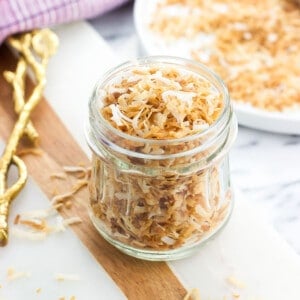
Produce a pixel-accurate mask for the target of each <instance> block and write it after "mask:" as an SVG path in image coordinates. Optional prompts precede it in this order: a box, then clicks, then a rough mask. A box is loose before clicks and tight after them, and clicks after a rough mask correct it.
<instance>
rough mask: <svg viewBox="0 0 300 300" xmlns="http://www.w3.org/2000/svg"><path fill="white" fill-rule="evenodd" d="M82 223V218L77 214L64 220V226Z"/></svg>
mask: <svg viewBox="0 0 300 300" xmlns="http://www.w3.org/2000/svg"><path fill="white" fill-rule="evenodd" d="M80 223H82V219H81V218H80V217H77V216H75V217H71V218H68V219H64V220H63V224H64V226H70V225H75V224H80Z"/></svg>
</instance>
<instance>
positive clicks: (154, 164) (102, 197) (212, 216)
mask: <svg viewBox="0 0 300 300" xmlns="http://www.w3.org/2000/svg"><path fill="white" fill-rule="evenodd" d="M152 65H155V66H163V67H166V66H170V67H172V68H175V69H176V68H179V69H180V70H184V71H188V72H193V73H194V74H198V75H199V76H201V78H203V79H205V80H206V81H208V82H209V83H210V84H211V86H212V88H213V89H214V90H215V91H217V92H218V93H220V95H222V99H223V101H224V105H223V109H222V112H221V113H220V115H219V117H218V118H217V120H216V121H215V122H214V123H213V124H211V125H210V126H209V127H208V128H207V129H205V130H203V131H201V132H199V133H196V134H192V135H189V136H185V137H181V138H174V139H166V140H159V139H145V138H141V137H137V136H132V135H129V134H126V133H124V132H122V131H120V130H118V129H116V128H115V127H113V126H112V125H111V124H110V123H109V122H107V120H106V119H104V117H103V116H102V114H101V113H100V107H101V105H103V104H102V100H101V99H102V97H103V95H102V93H103V89H104V87H105V86H107V84H108V83H110V82H113V81H114V80H116V78H118V77H120V75H121V76H122V74H123V75H124V76H125V77H126V72H128V70H132V69H133V68H136V67H149V66H150V67H151V66H152ZM236 133H237V122H236V118H235V116H234V114H233V112H232V107H231V105H230V99H229V94H228V91H227V88H226V86H225V85H224V83H223V81H222V80H221V79H220V78H219V77H218V76H217V75H215V74H214V73H213V72H212V71H210V70H209V69H208V68H207V67H205V66H204V65H202V64H199V63H196V62H194V61H190V60H186V59H181V58H175V57H165V56H153V57H147V58H142V59H139V60H136V61H133V62H127V63H124V64H122V65H120V66H118V67H116V68H114V69H112V70H110V71H109V72H108V73H106V74H105V75H104V76H103V78H102V79H101V81H100V82H98V84H97V85H96V87H95V89H94V92H93V95H92V97H91V99H90V103H89V122H88V126H87V131H86V136H87V141H88V144H89V146H90V148H91V150H92V152H93V158H92V175H91V180H90V185H89V190H90V217H91V220H92V222H93V224H94V226H95V227H96V228H97V230H98V231H99V232H100V234H101V235H102V236H103V237H104V238H105V239H106V240H107V241H108V242H110V243H111V244H113V245H114V246H115V247H117V248H118V249H119V250H121V251H123V252H124V253H126V254H128V255H131V256H134V257H137V258H142V259H146V260H157V261H159V260H174V259H179V258H183V257H185V256H188V255H189V254H191V253H192V252H193V251H195V250H196V249H197V248H199V246H200V245H202V244H204V243H205V242H206V241H207V240H209V239H210V238H211V237H213V236H214V235H215V234H216V233H218V232H219V231H220V230H221V228H223V227H224V225H225V224H226V222H227V221H228V219H229V216H230V214H231V211H232V207H233V200H234V199H233V193H232V191H231V186H230V170H229V162H228V151H229V149H230V147H231V145H232V143H233V141H234V139H235V137H236Z"/></svg>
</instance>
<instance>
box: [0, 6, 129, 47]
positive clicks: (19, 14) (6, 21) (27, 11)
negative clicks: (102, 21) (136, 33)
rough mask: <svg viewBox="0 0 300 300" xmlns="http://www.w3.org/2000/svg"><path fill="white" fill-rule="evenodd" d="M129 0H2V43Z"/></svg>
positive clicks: (101, 11) (0, 17)
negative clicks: (20, 34) (7, 38)
mask: <svg viewBox="0 0 300 300" xmlns="http://www.w3.org/2000/svg"><path fill="white" fill-rule="evenodd" d="M126 1H127V0H0V44H1V43H2V42H3V40H4V39H5V38H6V37H7V36H9V35H11V34H13V33H17V32H22V31H27V30H31V29H34V28H41V27H48V26H52V25H55V24H61V23H67V22H70V21H74V20H81V19H87V18H92V17H95V16H96V15H99V14H102V13H104V12H106V11H108V10H110V9H112V8H114V7H117V6H119V5H121V4H122V3H125V2H126Z"/></svg>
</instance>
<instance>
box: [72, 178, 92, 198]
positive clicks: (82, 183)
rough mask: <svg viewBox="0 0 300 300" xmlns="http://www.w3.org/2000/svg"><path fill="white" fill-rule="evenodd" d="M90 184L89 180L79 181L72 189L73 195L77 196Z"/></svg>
mask: <svg viewBox="0 0 300 300" xmlns="http://www.w3.org/2000/svg"><path fill="white" fill-rule="evenodd" d="M88 184H89V182H88V180H86V179H84V180H78V181H77V182H76V183H75V185H74V186H73V187H72V193H73V194H75V193H77V192H78V191H79V190H81V189H82V188H83V187H85V186H87V185H88Z"/></svg>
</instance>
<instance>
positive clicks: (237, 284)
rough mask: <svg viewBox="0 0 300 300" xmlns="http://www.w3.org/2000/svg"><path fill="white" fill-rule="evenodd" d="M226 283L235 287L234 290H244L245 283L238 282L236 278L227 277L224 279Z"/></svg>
mask: <svg viewBox="0 0 300 300" xmlns="http://www.w3.org/2000/svg"><path fill="white" fill-rule="evenodd" d="M226 281H227V283H229V284H230V285H231V286H233V287H235V288H239V289H244V288H245V287H246V286H245V283H244V282H242V281H240V280H238V279H237V278H236V277H234V276H228V277H227V278H226Z"/></svg>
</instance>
